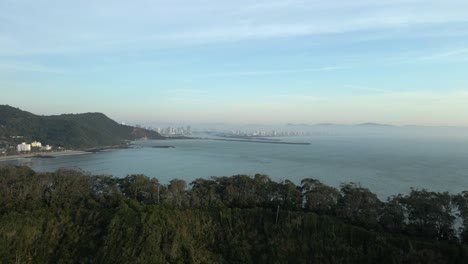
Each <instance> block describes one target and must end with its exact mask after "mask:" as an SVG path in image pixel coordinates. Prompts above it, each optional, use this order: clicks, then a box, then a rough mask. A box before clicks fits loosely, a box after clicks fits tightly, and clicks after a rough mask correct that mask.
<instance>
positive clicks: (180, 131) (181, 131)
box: [155, 126, 192, 136]
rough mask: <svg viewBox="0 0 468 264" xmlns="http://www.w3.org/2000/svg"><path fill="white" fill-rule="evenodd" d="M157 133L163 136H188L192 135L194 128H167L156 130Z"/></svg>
mask: <svg viewBox="0 0 468 264" xmlns="http://www.w3.org/2000/svg"><path fill="white" fill-rule="evenodd" d="M155 131H156V132H158V133H159V134H161V135H163V136H186V135H191V134H192V128H191V127H190V126H186V127H166V128H160V127H158V128H156V129H155Z"/></svg>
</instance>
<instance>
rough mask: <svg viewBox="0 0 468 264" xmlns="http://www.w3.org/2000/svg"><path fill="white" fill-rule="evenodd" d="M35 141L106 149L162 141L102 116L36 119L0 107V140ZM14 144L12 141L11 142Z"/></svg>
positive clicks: (27, 113)
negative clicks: (131, 142)
mask: <svg viewBox="0 0 468 264" xmlns="http://www.w3.org/2000/svg"><path fill="white" fill-rule="evenodd" d="M12 136H22V138H20V139H16V140H15V141H16V143H17V142H18V141H28V142H29V141H33V140H37V141H40V142H42V143H44V144H49V145H53V146H56V147H57V146H62V147H66V148H91V147H97V146H110V145H117V144H120V143H122V142H123V141H125V140H135V139H139V138H143V137H147V138H150V139H159V138H163V137H162V136H161V135H160V134H158V133H157V132H155V131H150V130H146V129H142V128H136V127H132V126H126V125H120V124H118V123H117V122H115V121H114V120H112V119H110V118H109V117H107V116H106V115H104V114H102V113H84V114H63V115H54V116H38V115H35V114H32V113H29V112H26V111H22V110H20V109H18V108H14V107H11V106H8V105H0V140H3V141H7V142H12V141H13V139H12ZM12 143H14V142H12Z"/></svg>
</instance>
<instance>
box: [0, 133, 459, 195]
mask: <svg viewBox="0 0 468 264" xmlns="http://www.w3.org/2000/svg"><path fill="white" fill-rule="evenodd" d="M282 140H283V141H291V142H310V143H311V145H278V144H259V143H248V142H226V141H213V140H170V141H140V142H135V145H134V146H133V147H132V148H130V149H121V150H112V151H106V152H101V153H94V154H83V155H71V156H61V157H57V158H55V159H37V158H35V159H19V160H13V161H3V162H0V165H1V164H6V163H11V164H27V165H29V166H31V167H32V168H33V169H35V170H37V171H54V170H56V169H58V168H63V167H66V168H70V167H78V168H81V169H83V170H84V171H88V172H91V173H93V174H111V175H115V176H118V177H123V176H126V175H127V174H136V173H142V174H145V175H148V176H151V177H156V178H158V179H159V180H160V181H161V182H162V183H167V182H168V181H170V180H171V179H174V178H180V179H184V180H186V181H187V182H190V181H192V180H194V179H196V178H206V177H210V176H230V175H235V174H250V175H253V174H255V173H264V174H268V175H269V176H270V177H271V178H272V179H274V180H282V179H290V180H292V181H293V182H295V183H297V184H299V183H300V181H301V179H303V178H316V179H319V180H320V181H322V182H324V183H326V184H328V185H331V186H334V187H339V185H340V183H343V182H357V183H360V184H361V185H362V186H364V187H367V188H369V189H371V190H372V191H373V192H376V193H378V195H379V196H380V197H381V198H385V197H387V196H390V195H393V194H398V193H407V192H408V191H409V190H410V187H416V188H426V189H429V190H434V191H450V192H453V193H458V192H460V191H463V190H468V140H467V139H461V138H459V139H450V138H392V137H371V138H369V137H308V138H304V137H298V138H283V139H282ZM165 145H171V146H175V148H168V149H165V148H152V147H153V146H165Z"/></svg>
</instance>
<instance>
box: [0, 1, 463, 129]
mask: <svg viewBox="0 0 468 264" xmlns="http://www.w3.org/2000/svg"><path fill="white" fill-rule="evenodd" d="M0 91H1V93H0V104H10V105H13V106H17V107H20V108H23V109H26V110H28V111H32V112H35V113H39V114H57V113H64V112H67V113H70V112H90V111H92V112H95V111H99V112H104V113H106V114H108V115H109V116H110V117H112V118H114V119H116V120H117V121H127V122H143V121H160V122H168V121H169V122H171V121H173V122H188V121H191V122H216V121H223V122H228V123H286V122H305V123H315V122H336V123H360V122H370V121H372V122H384V123H392V124H422V125H463V126H468V1H466V0H438V1H434V0H378V1H376V0H356V1H353V0H349V1H343V0H339V1H338V0H327V1H324V0H318V1H315V0H309V1H301V0H297V1H296V0H289V1H288V0H265V1H263V0H256V1H252V0H249V1H246V0H235V1H221V0H216V1H215V0H204V1H197V0H170V1H159V0H138V1H137V0H132V1H129V0H126V1H123V0H79V1H66V0H60V1H58V0H56V1H53V0H48V1H41V0H1V1H0Z"/></svg>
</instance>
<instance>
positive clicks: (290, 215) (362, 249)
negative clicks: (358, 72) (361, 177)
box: [0, 166, 468, 264]
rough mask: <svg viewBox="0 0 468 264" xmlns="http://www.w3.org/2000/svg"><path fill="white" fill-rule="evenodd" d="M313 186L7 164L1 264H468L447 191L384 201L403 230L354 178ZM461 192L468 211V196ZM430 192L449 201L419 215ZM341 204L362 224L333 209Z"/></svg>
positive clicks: (1, 174) (1, 173) (0, 192)
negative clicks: (448, 228) (422, 229)
mask: <svg viewBox="0 0 468 264" xmlns="http://www.w3.org/2000/svg"><path fill="white" fill-rule="evenodd" d="M307 182H308V183H307ZM302 185H303V186H302V190H303V191H304V195H305V196H302V194H301V192H300V191H299V190H300V187H298V186H295V185H294V184H293V183H292V182H289V181H285V182H282V183H276V182H274V181H271V180H270V179H269V178H268V177H267V176H265V175H255V176H254V177H249V176H245V175H237V176H233V177H216V178H212V179H209V180H203V179H198V180H196V181H194V182H193V183H191V186H192V188H191V189H187V188H186V183H185V181H183V180H179V179H176V180H173V181H171V182H170V184H169V185H168V186H163V185H161V184H160V183H159V182H158V181H157V180H156V179H151V178H148V177H146V176H144V175H130V176H127V177H125V178H123V179H116V178H112V177H109V176H92V175H87V174H85V173H83V172H81V171H76V170H59V171H56V172H54V173H36V172H34V171H32V170H30V169H29V168H27V167H13V166H7V167H0V263H383V264H384V263H468V248H467V246H466V245H463V244H461V243H458V242H456V241H453V240H452V241H450V242H449V241H447V240H448V239H446V238H447V236H445V235H442V236H441V234H442V233H443V232H444V230H445V229H444V228H445V225H444V224H443V223H445V222H444V219H445V218H443V217H442V216H444V215H445V213H447V212H448V211H447V208H446V207H441V206H446V205H447V200H446V194H437V195H435V194H433V193H427V192H424V191H423V192H419V191H413V192H412V193H411V194H410V195H408V196H397V197H394V198H393V199H391V200H390V201H389V202H387V203H383V204H384V205H383V207H382V209H381V211H379V212H380V219H379V220H380V223H381V225H382V227H384V228H385V229H388V230H392V231H396V232H397V234H395V232H392V233H389V232H386V231H383V230H384V228H377V227H376V225H378V224H376V223H375V221H374V217H376V216H375V211H376V210H377V209H375V208H377V207H376V206H377V205H382V203H381V202H380V201H378V199H376V197H375V195H372V194H371V193H368V190H367V189H364V188H361V187H357V186H356V185H344V186H343V188H342V193H341V194H339V195H338V194H337V193H336V190H333V189H332V188H331V187H328V186H327V187H328V188H325V185H323V184H321V183H320V182H318V181H316V180H310V179H309V180H306V181H303V184H302ZM314 192H315V194H314V195H318V196H308V198H304V197H307V195H309V194H313V193H314ZM322 195H323V196H324V197H322ZM337 195H338V197H341V196H342V198H339V199H338V198H336V197H337ZM314 197H316V198H317V199H318V200H319V202H315V201H311V200H310V199H314ZM330 197H332V199H329V198H330ZM452 198H453V199H452V201H454V203H456V204H458V205H459V208H466V207H464V206H466V195H465V196H464V195H463V194H462V195H459V196H456V197H452ZM302 199H305V200H306V202H305V204H304V207H302V204H301V201H302ZM307 199H309V200H310V201H309V202H310V204H309V205H308V203H309V202H307ZM427 199H429V200H430V201H432V203H433V204H434V206H435V207H436V208H438V210H435V209H431V210H429V211H428V212H430V213H429V216H423V215H420V214H418V213H415V212H413V211H414V210H428V209H427V208H426V207H424V206H426V205H425V201H427ZM431 199H432V200H431ZM434 199H435V200H434ZM437 199H441V200H440V201H437ZM338 200H339V201H338ZM421 203H422V204H424V206H423V207H422V208H426V209H421V208H418V206H419V204H421ZM323 204H325V205H327V206H325V207H323V206H322V205H323ZM190 205H194V206H196V207H197V208H193V207H192V206H190ZM278 205H280V208H281V210H280V211H279V215H278V216H277V211H276V207H277V206H278ZM328 205H331V207H330V206H328ZM334 207H336V208H337V209H336V210H338V211H339V210H347V211H346V212H348V213H349V216H350V217H352V219H346V218H345V220H346V221H347V222H356V223H357V224H358V225H360V226H358V225H351V224H349V223H347V222H346V221H343V219H342V217H345V216H346V215H340V217H335V216H328V215H325V212H327V213H328V212H332V211H330V208H334ZM343 207H344V208H345V209H343ZM365 207H371V208H365ZM374 207H375V208H374ZM317 208H318V209H319V210H317ZM323 208H325V209H323ZM441 208H442V209H443V210H442V209H441ZM309 209H310V210H314V211H317V212H320V214H316V213H312V212H304V210H306V211H307V210H309ZM353 210H358V211H359V212H362V213H363V216H359V215H358V213H356V212H354V211H353ZM377 211H378V210H377ZM402 212H403V213H402ZM464 213H466V211H463V210H461V209H460V214H464ZM332 214H334V213H332ZM406 215H408V219H406V218H405V217H406ZM434 215H439V216H438V217H435V216H434ZM402 216H403V220H402V219H401V217H402ZM425 217H429V218H428V220H426V222H428V223H432V222H431V221H432V219H436V220H437V221H436V223H438V225H436V226H437V227H439V229H438V230H439V231H442V233H440V232H439V233H437V234H438V236H437V237H434V239H426V240H421V239H420V238H419V237H424V236H423V235H422V234H414V235H415V236H413V237H409V236H406V235H404V234H403V233H404V231H405V230H406V229H405V228H406V225H405V224H402V223H405V222H408V223H409V225H408V228H409V227H411V226H412V225H413V224H414V223H419V221H423V219H426V218H425ZM368 218H371V219H372V221H370V220H368ZM377 218H378V217H377ZM445 220H447V219H445ZM413 222H414V223H413ZM369 223H372V226H370V227H372V229H368V228H366V227H367V226H368V224H369ZM448 223H449V222H447V223H445V224H448ZM423 226H424V225H423ZM428 226H429V227H431V228H432V225H428ZM442 227H443V228H442ZM409 230H412V229H409ZM418 230H419V229H418ZM405 232H406V231H405ZM398 233H399V234H398ZM408 233H411V232H409V231H408ZM426 238H427V237H426ZM440 240H445V241H440Z"/></svg>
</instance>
